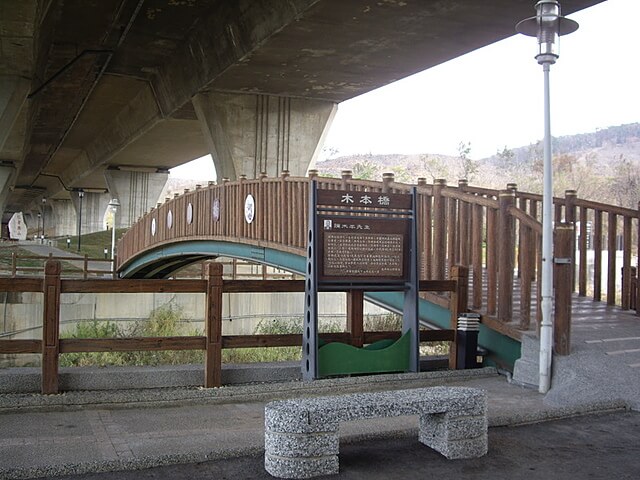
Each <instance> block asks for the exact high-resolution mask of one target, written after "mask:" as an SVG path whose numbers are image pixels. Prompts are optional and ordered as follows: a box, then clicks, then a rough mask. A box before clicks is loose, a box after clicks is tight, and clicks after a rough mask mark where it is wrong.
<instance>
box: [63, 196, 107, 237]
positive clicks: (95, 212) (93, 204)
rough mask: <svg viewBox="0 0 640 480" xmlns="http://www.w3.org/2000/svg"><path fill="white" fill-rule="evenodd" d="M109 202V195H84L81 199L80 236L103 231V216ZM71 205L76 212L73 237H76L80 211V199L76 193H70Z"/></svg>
mask: <svg viewBox="0 0 640 480" xmlns="http://www.w3.org/2000/svg"><path fill="white" fill-rule="evenodd" d="M109 200H111V195H109V194H108V193H94V192H85V193H84V197H83V198H82V235H85V234H87V233H95V232H100V231H102V230H104V214H105V212H106V211H107V207H108V205H109ZM71 203H73V208H74V210H75V212H76V224H75V225H74V235H77V233H78V231H77V229H78V224H77V221H78V220H77V219H78V213H79V210H80V197H79V196H78V192H71Z"/></svg>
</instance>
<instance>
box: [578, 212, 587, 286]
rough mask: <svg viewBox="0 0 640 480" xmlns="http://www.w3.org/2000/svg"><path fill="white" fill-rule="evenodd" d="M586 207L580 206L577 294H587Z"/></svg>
mask: <svg viewBox="0 0 640 480" xmlns="http://www.w3.org/2000/svg"><path fill="white" fill-rule="evenodd" d="M587 240H588V239H587V209H586V207H584V206H581V207H580V246H579V248H580V266H579V267H578V295H580V296H581V297H586V296H587Z"/></svg>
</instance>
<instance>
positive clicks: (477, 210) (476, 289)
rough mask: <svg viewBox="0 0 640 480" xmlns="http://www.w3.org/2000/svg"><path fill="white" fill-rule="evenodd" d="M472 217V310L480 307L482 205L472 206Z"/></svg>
mask: <svg viewBox="0 0 640 480" xmlns="http://www.w3.org/2000/svg"><path fill="white" fill-rule="evenodd" d="M472 208H473V210H472V215H473V217H472V218H473V222H472V230H471V232H472V233H471V235H472V242H473V243H472V246H471V264H472V269H473V301H472V305H473V308H474V309H476V310H479V309H480V308H481V307H482V227H483V225H484V210H483V207H482V205H473V207H472Z"/></svg>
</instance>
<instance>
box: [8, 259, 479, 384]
mask: <svg viewBox="0 0 640 480" xmlns="http://www.w3.org/2000/svg"><path fill="white" fill-rule="evenodd" d="M222 269H223V267H222V265H221V264H220V263H217V262H210V263H208V264H207V272H206V273H207V274H206V278H205V279H203V280H131V279H119V280H109V279H88V280H70V279H66V280H65V279H63V278H62V277H61V265H60V262H59V261H57V260H51V261H47V263H46V265H45V276H44V278H22V277H17V278H0V291H5V292H42V293H43V299H42V302H43V306H44V308H43V328H42V339H30V340H0V354H23V353H41V354H42V388H41V391H42V393H45V394H48V393H57V392H58V390H59V386H58V385H59V384H58V358H59V355H60V354H62V353H76V352H115V351H159V350H204V351H205V374H204V377H205V378H204V381H203V384H204V386H205V387H215V386H220V385H221V381H222V353H221V352H222V349H223V348H246V347H283V346H299V345H302V335H300V334H286V335H225V336H223V335H222V294H223V293H272V292H304V287H305V282H304V280H224V279H223V277H222ZM420 290H421V291H435V292H450V295H449V297H450V298H449V305H450V310H451V327H452V328H451V329H448V330H421V331H420V341H421V342H436V341H449V342H452V344H451V348H450V354H449V366H450V368H456V361H457V359H456V345H457V343H456V342H457V331H456V330H455V328H456V325H457V318H458V315H459V314H460V313H462V312H464V311H466V302H467V293H466V292H467V285H466V269H465V268H464V267H460V269H459V271H457V273H456V279H454V280H444V281H422V282H420ZM160 292H172V293H205V297H206V300H205V302H206V303H205V335H204V336H180V337H132V338H100V339H90V338H83V339H79V338H60V295H61V294H63V293H160ZM360 300H361V297H360ZM352 301H353V299H352ZM351 312H352V313H351V314H349V315H348V326H349V332H347V333H330V334H329V333H327V334H321V338H323V339H324V340H326V341H341V342H345V343H350V344H352V345H356V346H361V345H362V344H369V343H373V342H375V341H378V340H381V339H385V338H391V339H395V338H399V337H400V333H399V332H365V331H363V319H362V315H361V312H362V309H361V308H357V305H354V304H353V303H352V307H351ZM358 312H359V313H358Z"/></svg>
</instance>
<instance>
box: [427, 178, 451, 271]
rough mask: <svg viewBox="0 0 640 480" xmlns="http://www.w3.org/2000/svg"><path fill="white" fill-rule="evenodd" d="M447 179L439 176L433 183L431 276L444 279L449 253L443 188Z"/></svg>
mask: <svg viewBox="0 0 640 480" xmlns="http://www.w3.org/2000/svg"><path fill="white" fill-rule="evenodd" d="M446 186H447V181H446V180H445V179H443V178H439V179H437V180H435V181H434V183H433V263H432V265H433V270H432V275H431V278H433V279H435V280H444V261H445V257H446V255H447V243H446V242H447V234H446V231H445V218H446V203H447V200H446V198H444V197H443V196H442V190H443V189H444V188H445V187H446Z"/></svg>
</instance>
